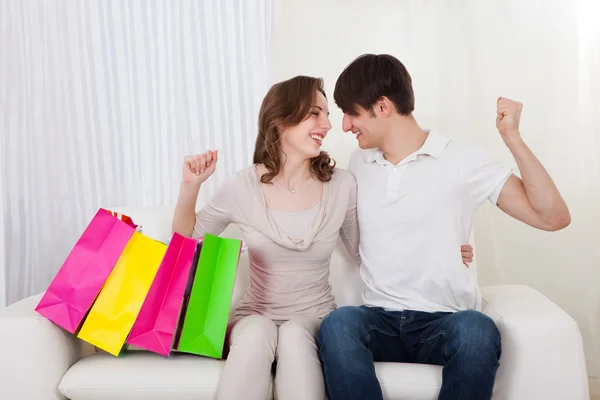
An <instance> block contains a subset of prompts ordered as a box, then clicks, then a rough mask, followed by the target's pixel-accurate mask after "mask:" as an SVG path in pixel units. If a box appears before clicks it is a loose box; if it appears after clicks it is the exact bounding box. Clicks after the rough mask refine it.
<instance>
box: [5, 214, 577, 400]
mask: <svg viewBox="0 0 600 400" xmlns="http://www.w3.org/2000/svg"><path fill="white" fill-rule="evenodd" d="M118 211H121V212H123V213H125V214H127V215H130V216H131V217H132V218H133V219H134V221H135V222H136V223H138V224H141V225H143V227H144V233H145V234H147V235H148V236H150V237H153V238H156V239H158V240H165V241H166V240H168V238H169V236H170V234H169V232H170V223H171V216H172V212H173V210H172V209H171V208H165V207H160V208H158V207H146V208H131V209H127V208H126V209H118ZM223 236H228V237H239V231H238V230H237V229H236V228H235V227H230V228H228V230H227V231H226V232H224V233H223ZM473 267H474V266H473ZM330 282H331V284H332V287H333V292H334V294H335V296H336V301H337V303H338V306H341V305H358V304H360V293H361V288H362V282H361V280H360V277H359V275H358V268H357V267H356V266H354V265H353V264H352V262H351V261H350V259H349V258H348V256H347V253H346V252H345V250H344V249H343V248H342V246H338V248H337V249H336V251H335V253H334V255H333V258H332V266H331V277H330ZM247 286H248V260H247V255H245V256H243V257H242V259H241V261H240V267H239V270H238V276H237V278H236V285H235V289H234V296H233V302H232V307H234V306H235V304H236V303H237V302H238V301H239V299H240V298H241V296H242V294H243V292H244V291H245V290H246V288H247ZM482 294H483V298H484V304H483V312H485V313H486V314H487V315H489V316H490V317H492V318H493V319H494V321H495V322H496V324H497V325H498V327H499V329H500V332H501V334H502V346H503V349H502V358H501V360H500V368H499V369H498V373H497V379H496V385H495V389H494V399H495V400H498V399H507V400H521V399H523V400H537V399H540V400H542V399H543V400H551V399H556V400H563V399H569V400H587V399H589V393H588V386H587V373H586V366H585V359H584V353H583V343H582V339H581V335H580V332H579V329H578V326H577V324H576V323H575V321H574V320H573V319H572V318H571V317H570V316H569V315H568V314H566V313H565V312H564V311H563V310H561V309H560V308H559V307H558V306H556V305H555V304H554V303H552V302H551V301H550V300H548V299H547V298H546V297H544V296H543V295H541V294H540V293H539V292H537V291H535V290H533V289H532V288H529V287H525V286H493V287H487V288H482ZM40 297H41V294H40V295H36V296H32V297H29V298H27V299H24V300H22V301H20V302H18V303H15V304H13V305H11V306H10V307H7V308H5V309H3V310H0V398H2V399H6V400H24V399H27V400H58V399H61V400H62V399H65V398H68V399H71V400H108V399H110V400H121V399H122V400H137V399H144V400H154V399H169V400H188V399H189V400H205V399H214V398H215V394H216V389H217V386H218V383H219V379H220V374H221V371H222V368H223V364H224V362H223V361H221V360H213V359H208V358H203V357H199V356H193V355H185V354H174V355H172V356H171V357H169V358H165V357H162V356H159V355H156V354H150V353H147V352H143V351H132V352H128V353H126V354H123V355H122V356H121V357H119V358H116V357H113V356H111V355H108V354H105V353H96V352H95V351H94V349H93V348H92V347H91V346H89V345H87V344H86V343H84V342H82V341H80V340H78V339H77V338H75V337H74V336H73V335H70V334H68V333H65V332H64V331H63V330H61V329H60V328H58V327H56V326H55V325H53V324H52V323H50V322H49V321H48V320H46V319H45V318H43V317H41V316H40V315H38V314H37V313H36V312H35V311H34V307H35V305H36V304H37V302H38V301H39V299H40ZM375 369H376V372H377V376H378V378H379V380H380V383H381V386H382V389H383V392H384V397H385V398H386V399H395V400H396V399H397V400H401V399H402V400H403V399H411V400H420V399H423V400H424V399H428V400H433V399H436V398H437V393H438V391H439V388H440V385H441V377H442V375H441V371H442V369H441V367H438V366H431V365H419V364H403V363H376V365H375ZM282 400H285V399H282ZM318 400H320V399H318Z"/></svg>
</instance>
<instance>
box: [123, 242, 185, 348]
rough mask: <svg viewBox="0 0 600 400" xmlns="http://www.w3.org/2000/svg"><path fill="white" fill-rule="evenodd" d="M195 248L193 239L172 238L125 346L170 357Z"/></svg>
mask: <svg viewBox="0 0 600 400" xmlns="http://www.w3.org/2000/svg"><path fill="white" fill-rule="evenodd" d="M196 245H197V240H195V239H188V238H185V237H183V236H181V235H179V234H178V233H174V234H173V237H172V238H171V241H170V243H169V247H168V248H167V252H166V254H165V256H164V258H163V260H162V263H161V264H160V267H159V268H158V272H157V274H156V276H155V277H154V281H153V282H152V286H151V287H150V291H149V292H148V295H147V296H146V299H145V301H144V304H143V305H142V308H141V310H140V313H139V314H138V317H137V319H136V321H135V324H134V325H133V328H132V329H131V332H130V333H129V337H128V339H127V341H126V343H127V344H130V345H133V346H138V347H141V348H143V349H146V350H149V351H152V352H154V353H158V354H162V355H164V356H168V355H169V354H170V352H171V348H172V345H173V339H174V336H175V333H176V332H177V324H178V321H179V315H180V313H181V308H182V304H183V297H184V292H185V288H186V285H187V283H188V277H189V275H190V271H191V268H192V261H193V259H194V254H195V252H196Z"/></svg>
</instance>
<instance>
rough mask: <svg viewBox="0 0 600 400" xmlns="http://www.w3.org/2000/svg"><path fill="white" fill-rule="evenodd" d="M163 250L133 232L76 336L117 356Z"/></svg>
mask: <svg viewBox="0 0 600 400" xmlns="http://www.w3.org/2000/svg"><path fill="white" fill-rule="evenodd" d="M166 251H167V245H165V244H163V243H160V242H157V241H155V240H152V239H150V238H148V237H147V236H145V235H143V234H142V233H139V232H134V233H133V236H132V237H131V239H130V240H129V242H128V243H127V246H126V247H125V250H123V253H122V254H121V256H120V257H119V260H118V261H117V263H116V264H115V267H114V268H113V270H112V272H111V274H110V275H109V277H108V279H107V280H106V283H105V284H104V287H103V288H102V291H101V292H100V294H99V295H98V298H97V299H96V302H95V303H94V305H93V306H92V308H91V309H90V312H89V314H88V316H87V318H86V320H85V322H84V323H83V326H82V327H81V330H80V332H79V334H78V335H77V336H78V337H79V338H80V339H82V340H85V341H86V342H88V343H91V344H93V345H94V346H96V347H98V348H100V349H102V350H104V351H106V352H108V353H110V354H113V355H115V356H118V355H119V353H120V352H121V349H122V348H123V345H124V343H125V340H126V339H127V335H129V331H130V330H131V328H132V327H133V324H134V322H135V320H136V318H137V316H138V314H139V312H140V309H141V308H142V304H143V303H144V299H145V298H146V295H147V294H148V291H149V290H150V286H151V285H152V281H153V280H154V276H155V275H156V272H157V271H158V267H159V266H160V263H161V261H162V259H163V257H164V255H165V252H166Z"/></svg>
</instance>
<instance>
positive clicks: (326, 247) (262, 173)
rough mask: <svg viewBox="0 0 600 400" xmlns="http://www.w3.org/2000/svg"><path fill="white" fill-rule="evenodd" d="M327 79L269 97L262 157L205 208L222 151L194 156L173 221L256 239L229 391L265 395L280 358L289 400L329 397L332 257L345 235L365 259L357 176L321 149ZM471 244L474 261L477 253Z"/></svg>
mask: <svg viewBox="0 0 600 400" xmlns="http://www.w3.org/2000/svg"><path fill="white" fill-rule="evenodd" d="M330 129H331V123H330V122H329V111H328V105H327V99H326V96H325V92H324V90H323V82H322V80H321V79H317V78H311V77H306V76H298V77H295V78H293V79H290V80H288V81H285V82H281V83H278V84H276V85H274V86H273V87H272V88H271V89H270V90H269V92H268V93H267V95H266V97H265V98H264V100H263V103H262V106H261V109H260V115H259V133H258V137H257V139H256V147H255V151H254V164H253V165H252V166H250V167H248V168H246V169H243V170H241V171H239V172H238V173H237V174H236V175H235V176H233V177H232V178H230V179H229V180H227V181H226V182H224V183H223V184H222V185H221V187H220V188H219V189H218V190H217V192H216V193H215V195H214V196H213V197H212V199H211V200H210V202H209V203H208V204H207V205H206V206H205V207H204V208H202V209H201V210H200V211H199V212H198V213H197V214H196V212H195V204H196V199H197V196H198V193H199V190H200V186H201V184H202V183H203V182H204V181H206V179H208V178H209V177H210V176H211V175H212V174H213V172H214V171H215V168H216V164H217V160H218V153H217V151H215V152H211V151H209V152H207V153H204V154H201V155H196V156H188V157H186V158H185V160H184V167H183V183H182V184H181V189H180V193H179V199H178V202H177V207H176V210H175V215H174V219H173V230H174V231H175V232H178V233H180V234H182V235H186V236H190V235H192V236H193V237H196V238H199V237H201V236H203V235H204V234H206V233H210V234H214V235H218V234H220V233H221V232H222V231H223V230H224V229H225V228H226V227H227V226H228V225H229V224H230V223H234V224H236V225H238V227H239V228H240V229H241V231H242V233H243V240H244V242H245V243H246V245H247V246H248V255H249V260H250V287H249V288H248V290H247V292H246V293H245V295H244V297H243V299H242V300H241V302H240V304H239V305H238V307H237V309H236V311H235V313H234V316H233V322H232V323H231V324H230V326H229V329H228V331H229V334H228V339H227V343H226V348H227V349H228V350H229V352H228V355H227V362H226V364H225V368H224V370H223V374H222V377H221V381H220V385H219V391H218V398H219V399H242V398H246V399H264V398H266V397H267V395H268V391H269V384H270V376H271V368H272V364H273V361H274V360H277V371H276V375H275V376H276V378H275V379H276V382H275V390H276V392H277V397H278V398H280V399H286V400H288V399H295V398H298V399H323V398H325V390H324V387H323V378H322V373H321V364H320V361H319V358H318V353H317V348H316V343H315V337H316V334H317V331H318V329H319V326H320V324H321V319H322V318H323V317H324V316H325V315H326V314H328V313H329V312H330V311H332V310H334V309H335V307H336V306H335V302H334V297H333V295H332V293H331V287H330V286H329V281H328V279H329V263H330V259H331V254H332V252H333V250H334V248H335V245H336V241H337V238H338V237H339V236H341V238H342V240H343V242H344V244H345V245H346V248H347V249H348V251H349V252H350V254H351V255H352V257H353V258H354V260H355V261H356V263H357V264H359V263H360V258H359V254H358V242H359V230H358V221H357V212H356V182H355V180H354V177H353V176H352V175H351V174H350V173H348V172H347V171H345V170H342V169H337V168H335V162H333V160H331V158H330V157H329V156H328V155H327V153H326V152H324V151H321V150H320V148H321V143H322V141H323V139H324V138H325V136H326V135H327V133H328V132H329V130H330ZM463 250H467V253H463V254H466V256H465V260H466V261H467V262H469V260H470V257H472V255H471V254H469V251H470V250H469V249H466V248H465V247H463Z"/></svg>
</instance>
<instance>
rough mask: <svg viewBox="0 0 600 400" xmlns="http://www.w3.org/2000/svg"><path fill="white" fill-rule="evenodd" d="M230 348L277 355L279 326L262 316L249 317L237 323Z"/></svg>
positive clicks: (232, 333) (231, 335)
mask: <svg viewBox="0 0 600 400" xmlns="http://www.w3.org/2000/svg"><path fill="white" fill-rule="evenodd" d="M229 346H230V347H231V348H232V349H233V348H234V347H237V346H243V347H244V348H247V349H256V351H265V348H266V349H270V350H271V352H273V353H275V348H276V347H277V325H275V323H274V322H273V321H271V320H270V319H269V318H267V317H264V316H262V315H249V316H247V317H244V318H242V319H240V320H239V321H237V322H235V323H234V325H233V327H232V328H231V334H230V339H229Z"/></svg>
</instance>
